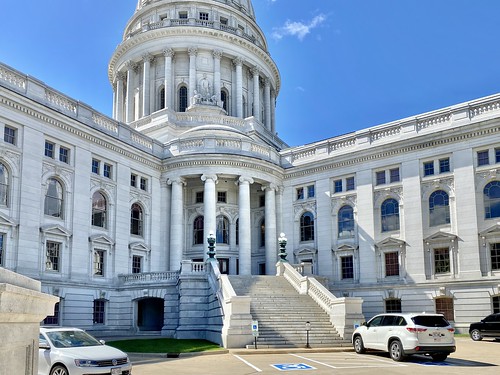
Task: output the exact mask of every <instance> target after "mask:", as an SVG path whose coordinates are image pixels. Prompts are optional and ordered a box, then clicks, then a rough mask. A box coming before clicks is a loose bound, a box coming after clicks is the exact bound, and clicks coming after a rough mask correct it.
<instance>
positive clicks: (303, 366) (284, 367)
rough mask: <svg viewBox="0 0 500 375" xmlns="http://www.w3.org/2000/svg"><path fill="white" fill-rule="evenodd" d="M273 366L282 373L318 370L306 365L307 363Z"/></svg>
mask: <svg viewBox="0 0 500 375" xmlns="http://www.w3.org/2000/svg"><path fill="white" fill-rule="evenodd" d="M271 366H272V367H274V368H275V369H278V370H280V371H296V370H316V368H314V367H312V366H309V365H306V364H305V363H282V364H277V365H271Z"/></svg>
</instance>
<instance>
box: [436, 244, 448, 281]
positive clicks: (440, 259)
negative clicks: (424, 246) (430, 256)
mask: <svg viewBox="0 0 500 375" xmlns="http://www.w3.org/2000/svg"><path fill="white" fill-rule="evenodd" d="M434 268H435V273H436V274H439V273H449V272H450V249H449V248H447V247H445V248H439V249H434Z"/></svg>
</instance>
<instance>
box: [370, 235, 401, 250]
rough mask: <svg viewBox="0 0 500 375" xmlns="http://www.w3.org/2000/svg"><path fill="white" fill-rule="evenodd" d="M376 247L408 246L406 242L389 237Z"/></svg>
mask: <svg viewBox="0 0 500 375" xmlns="http://www.w3.org/2000/svg"><path fill="white" fill-rule="evenodd" d="M375 246H376V247H378V248H381V247H403V246H406V242H405V241H403V240H400V239H397V238H393V237H387V238H385V239H383V240H382V241H380V242H378V243H376V244H375Z"/></svg>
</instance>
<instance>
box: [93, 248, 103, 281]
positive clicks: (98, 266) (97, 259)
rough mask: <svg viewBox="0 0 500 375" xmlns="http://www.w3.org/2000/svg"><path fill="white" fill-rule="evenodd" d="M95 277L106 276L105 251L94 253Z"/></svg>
mask: <svg viewBox="0 0 500 375" xmlns="http://www.w3.org/2000/svg"><path fill="white" fill-rule="evenodd" d="M94 276H104V251H103V250H95V251H94Z"/></svg>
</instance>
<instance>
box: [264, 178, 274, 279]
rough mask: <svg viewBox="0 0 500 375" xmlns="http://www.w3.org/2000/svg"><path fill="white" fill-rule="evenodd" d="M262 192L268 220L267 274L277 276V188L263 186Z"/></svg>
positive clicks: (270, 185) (266, 240)
mask: <svg viewBox="0 0 500 375" xmlns="http://www.w3.org/2000/svg"><path fill="white" fill-rule="evenodd" d="M262 190H264V191H265V194H266V195H265V199H266V205H265V218H266V227H265V229H266V238H265V245H266V274H267V275H275V274H276V263H277V261H278V256H277V254H278V249H277V247H276V245H277V243H278V242H277V238H278V235H277V231H276V186H275V185H274V184H269V185H267V186H263V187H262Z"/></svg>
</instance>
